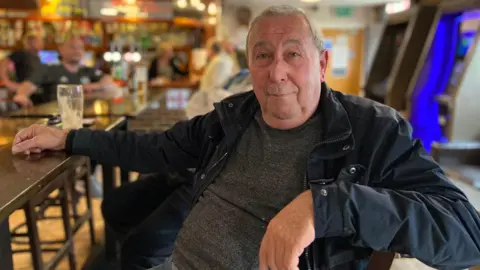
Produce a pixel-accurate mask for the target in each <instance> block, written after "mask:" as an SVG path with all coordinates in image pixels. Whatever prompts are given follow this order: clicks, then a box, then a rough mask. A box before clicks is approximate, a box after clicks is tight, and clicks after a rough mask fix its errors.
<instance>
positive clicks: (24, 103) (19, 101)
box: [13, 94, 33, 107]
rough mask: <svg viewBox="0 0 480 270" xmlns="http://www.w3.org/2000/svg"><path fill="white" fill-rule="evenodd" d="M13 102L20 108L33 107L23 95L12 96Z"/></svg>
mask: <svg viewBox="0 0 480 270" xmlns="http://www.w3.org/2000/svg"><path fill="white" fill-rule="evenodd" d="M13 102H15V103H17V104H19V105H20V106H21V107H31V106H33V103H32V101H31V100H30V98H29V97H28V96H26V95H23V94H16V95H15V96H13Z"/></svg>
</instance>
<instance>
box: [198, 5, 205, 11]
mask: <svg viewBox="0 0 480 270" xmlns="http://www.w3.org/2000/svg"><path fill="white" fill-rule="evenodd" d="M197 9H198V10H200V11H204V10H205V4H204V3H200V4H198V5H197Z"/></svg>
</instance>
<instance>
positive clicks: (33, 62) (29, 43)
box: [0, 32, 43, 92]
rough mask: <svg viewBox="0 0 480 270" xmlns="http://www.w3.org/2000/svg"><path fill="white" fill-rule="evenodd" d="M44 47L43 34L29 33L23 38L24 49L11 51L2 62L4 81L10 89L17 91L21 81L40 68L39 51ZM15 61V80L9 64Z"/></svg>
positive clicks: (0, 68) (0, 67)
mask: <svg viewBox="0 0 480 270" xmlns="http://www.w3.org/2000/svg"><path fill="white" fill-rule="evenodd" d="M42 49H43V39H42V36H41V35H40V34H38V33H35V32H29V33H27V34H26V35H25V36H24V38H23V49H22V50H19V51H15V52H13V53H11V54H10V55H9V56H8V57H6V58H5V59H4V60H2V62H1V63H0V76H1V79H2V82H3V83H4V84H5V86H6V87H7V88H8V89H9V90H10V91H13V92H15V91H17V89H18V87H19V86H20V83H21V82H23V81H24V80H26V79H28V78H30V77H31V76H32V74H33V72H34V71H35V70H38V69H40V66H41V63H40V57H38V53H39V52H40V51H41V50H42ZM10 62H11V63H13V66H14V72H15V80H14V81H12V80H11V78H10V75H11V74H10V71H9V66H10Z"/></svg>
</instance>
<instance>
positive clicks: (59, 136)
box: [12, 125, 68, 155]
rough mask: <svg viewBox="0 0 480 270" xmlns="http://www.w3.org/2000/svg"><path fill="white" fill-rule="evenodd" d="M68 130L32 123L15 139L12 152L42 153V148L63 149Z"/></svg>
mask: <svg viewBox="0 0 480 270" xmlns="http://www.w3.org/2000/svg"><path fill="white" fill-rule="evenodd" d="M67 134H68V130H61V129H56V128H51V127H46V126H41V125H31V126H30V127H28V128H26V129H24V130H22V131H20V132H19V133H18V134H17V135H16V136H15V139H13V144H12V145H13V146H12V153H13V154H18V153H26V154H27V155H28V154H30V153H40V152H41V151H42V150H63V149H65V141H66V139H67Z"/></svg>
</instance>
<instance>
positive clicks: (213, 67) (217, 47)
mask: <svg viewBox="0 0 480 270" xmlns="http://www.w3.org/2000/svg"><path fill="white" fill-rule="evenodd" d="M208 50H209V63H208V64H207V67H206V68H205V71H204V73H203V76H202V79H201V80H200V88H199V90H200V91H211V90H215V89H217V88H221V87H222V86H223V83H224V82H226V81H227V79H228V78H229V77H230V76H232V75H233V68H234V62H233V59H232V57H231V56H230V55H228V53H227V52H225V49H224V48H223V46H222V43H221V42H219V41H213V42H211V43H210V46H208Z"/></svg>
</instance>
